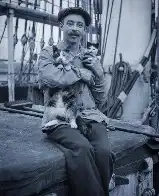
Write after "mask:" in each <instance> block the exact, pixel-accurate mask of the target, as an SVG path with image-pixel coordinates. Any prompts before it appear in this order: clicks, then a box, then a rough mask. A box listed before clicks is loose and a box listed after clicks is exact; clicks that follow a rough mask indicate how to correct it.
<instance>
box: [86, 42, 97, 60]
mask: <svg viewBox="0 0 159 196" xmlns="http://www.w3.org/2000/svg"><path fill="white" fill-rule="evenodd" d="M87 51H88V52H90V53H93V54H95V55H96V56H97V58H100V55H99V43H92V42H87Z"/></svg>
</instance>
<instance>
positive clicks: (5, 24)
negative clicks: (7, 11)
mask: <svg viewBox="0 0 159 196" xmlns="http://www.w3.org/2000/svg"><path fill="white" fill-rule="evenodd" d="M6 27H7V18H6V20H5V23H4V29H3V32H2V35H1V38H0V44H1V42H2V39H3V36H4V33H5V30H6Z"/></svg>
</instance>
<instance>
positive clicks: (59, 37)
mask: <svg viewBox="0 0 159 196" xmlns="http://www.w3.org/2000/svg"><path fill="white" fill-rule="evenodd" d="M61 8H62V0H60V10H61ZM59 41H61V29H60V28H59V35H58V42H59Z"/></svg>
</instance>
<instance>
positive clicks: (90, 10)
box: [89, 0, 92, 42]
mask: <svg viewBox="0 0 159 196" xmlns="http://www.w3.org/2000/svg"><path fill="white" fill-rule="evenodd" d="M91 3H92V2H91V0H89V14H90V16H91V17H92V9H91ZM89 30H90V32H89V41H90V42H92V25H90V27H89Z"/></svg>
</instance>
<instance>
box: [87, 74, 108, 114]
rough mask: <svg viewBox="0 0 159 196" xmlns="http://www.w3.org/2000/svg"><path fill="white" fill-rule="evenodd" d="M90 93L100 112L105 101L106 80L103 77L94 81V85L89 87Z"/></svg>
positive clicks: (106, 92)
mask: <svg viewBox="0 0 159 196" xmlns="http://www.w3.org/2000/svg"><path fill="white" fill-rule="evenodd" d="M91 92H92V95H93V97H94V100H95V103H96V105H97V107H98V109H99V110H100V111H101V112H102V108H103V106H104V104H105V103H106V100H107V94H108V88H107V84H106V78H105V77H104V73H103V76H102V77H101V78H100V79H96V80H95V84H94V85H92V86H91Z"/></svg>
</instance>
